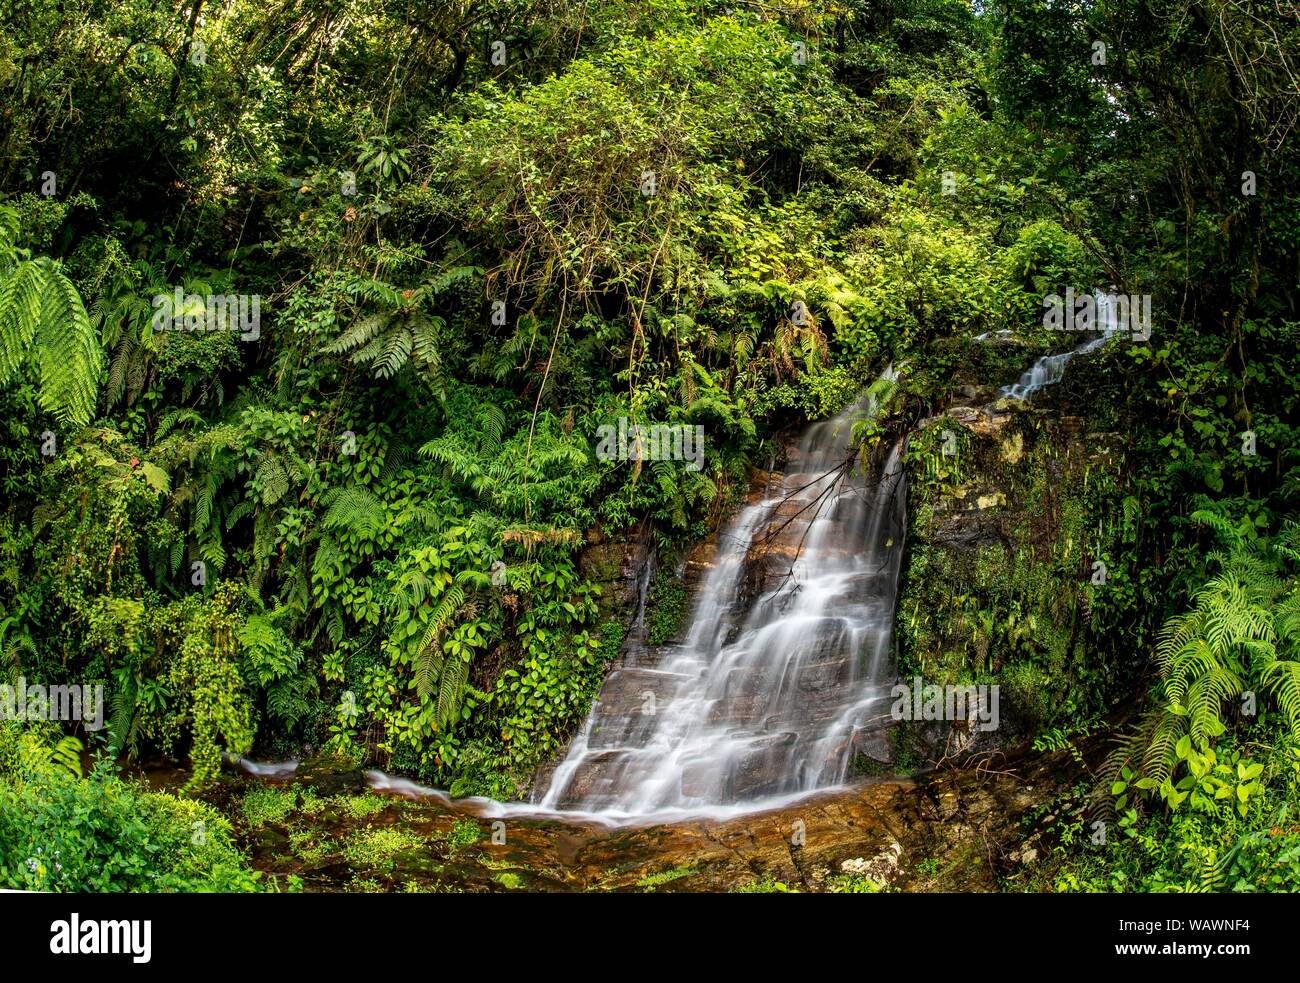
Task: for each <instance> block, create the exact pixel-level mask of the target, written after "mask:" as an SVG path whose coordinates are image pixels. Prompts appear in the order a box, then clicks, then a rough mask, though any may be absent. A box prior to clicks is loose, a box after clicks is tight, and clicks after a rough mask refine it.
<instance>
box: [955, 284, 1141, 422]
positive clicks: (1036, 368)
mask: <svg viewBox="0 0 1300 983" xmlns="http://www.w3.org/2000/svg"><path fill="white" fill-rule="evenodd" d="M1093 302H1094V304H1095V305H1096V309H1097V321H1098V323H1099V324H1101V326H1102V327H1101V331H1102V333H1101V335H1100V336H1099V337H1097V338H1092V339H1090V340H1088V341H1085V342H1084V343H1083V344H1081V345H1079V346H1078V347H1077V348H1072V349H1071V350H1070V351H1068V352H1061V353H1059V354H1057V355H1044V356H1043V357H1042V358H1040V359H1038V360H1037V361H1035V362H1034V364H1033V365H1031V366H1030V367H1029V368H1028V369H1026V370H1025V371H1024V373H1023V374H1022V375H1021V376H1020V381H1019V382H1016V383H1014V384H1012V385H1010V386H1003V387H1002V395H1003V396H1006V397H1008V398H1010V399H1020V400H1024V399H1028V398H1029V397H1030V396H1032V395H1033V394H1034V393H1036V392H1038V390H1040V389H1043V388H1045V387H1047V386H1054V385H1056V384H1057V383H1058V382H1060V381H1061V380H1062V379H1063V378H1064V377H1065V366H1066V365H1068V364H1069V361H1070V359H1072V358H1074V356H1076V355H1083V354H1084V353H1086V352H1090V351H1094V350H1095V349H1097V348H1100V347H1101V346H1102V345H1104V344H1105V343H1106V342H1107V341H1108V340H1110V338H1111V336H1112V335H1114V334H1115V331H1116V320H1115V307H1114V305H1113V304H1112V303H1111V300H1110V297H1109V296H1107V295H1106V294H1104V293H1101V292H1098V293H1095V294H1093ZM984 337H986V336H985V335H981V336H980V338H984ZM976 340H977V341H978V340H980V339H978V338H977V339H976Z"/></svg>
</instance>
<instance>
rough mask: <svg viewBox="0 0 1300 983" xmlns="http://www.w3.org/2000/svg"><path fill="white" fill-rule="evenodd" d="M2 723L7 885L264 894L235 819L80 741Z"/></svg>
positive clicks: (1, 869)
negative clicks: (83, 748)
mask: <svg viewBox="0 0 1300 983" xmlns="http://www.w3.org/2000/svg"><path fill="white" fill-rule="evenodd" d="M51 736H52V735H48V734H45V735H42V734H40V733H37V732H36V731H32V730H27V729H25V728H23V727H22V726H21V725H19V724H15V723H6V724H3V725H0V884H2V885H3V886H4V887H5V888H9V889H13V888H24V889H28V890H35V891H73V892H84V891H226V892H231V891H255V890H257V889H258V878H259V877H260V876H261V875H260V874H254V873H252V872H251V871H249V870H247V869H246V868H245V865H244V859H243V857H242V856H241V854H240V852H239V850H238V849H237V848H236V847H235V845H234V842H233V838H232V835H231V829H230V823H229V822H228V821H227V820H226V819H225V818H224V817H223V816H222V815H221V814H220V813H219V812H218V811H217V810H216V809H214V808H212V807H211V806H209V805H206V804H204V803H202V802H195V801H193V800H192V799H184V798H180V797H178V796H174V795H168V794H166V793H162V792H151V791H148V790H147V789H145V788H144V787H141V786H136V785H133V784H130V783H127V782H124V781H123V780H122V779H120V778H118V777H116V776H114V775H113V774H112V766H111V764H110V763H109V762H107V761H106V762H103V764H102V765H101V766H98V767H96V768H95V770H94V771H92V772H91V773H90V774H89V775H87V776H85V777H84V778H83V777H82V774H81V760H80V745H79V744H78V743H77V742H76V741H75V740H74V739H72V738H63V739H62V740H61V741H57V742H56V743H53V744H51V743H49V741H48V739H49V738H51Z"/></svg>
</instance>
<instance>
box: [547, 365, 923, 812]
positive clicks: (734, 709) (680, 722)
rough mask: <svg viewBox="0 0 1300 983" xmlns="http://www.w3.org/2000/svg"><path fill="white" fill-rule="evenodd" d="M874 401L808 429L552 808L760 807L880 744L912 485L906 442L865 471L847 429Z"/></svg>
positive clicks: (820, 781)
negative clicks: (867, 474)
mask: <svg viewBox="0 0 1300 983" xmlns="http://www.w3.org/2000/svg"><path fill="white" fill-rule="evenodd" d="M887 377H892V376H887ZM872 410H874V407H873V406H872V405H871V401H870V400H869V399H868V400H863V401H860V402H858V403H857V404H855V405H854V406H851V407H850V408H848V409H847V410H845V411H844V412H842V413H840V414H839V415H838V416H836V417H834V418H833V419H830V420H826V421H823V422H820V423H816V424H813V425H812V426H811V427H809V428H808V430H807V431H806V432H805V433H804V435H803V437H802V439H801V440H800V442H799V444H798V445H797V447H795V448H792V450H791V453H790V461H789V470H788V471H787V472H786V473H785V475H784V476H783V477H781V478H780V479H779V480H777V481H773V482H770V483H769V487H768V490H767V492H766V493H765V497H763V498H762V500H761V501H757V502H755V503H753V504H751V505H748V506H746V507H745V508H744V509H742V510H741V512H740V513H739V514H738V515H737V516H736V517H735V518H734V519H733V520H732V521H731V523H730V524H729V525H728V526H727V528H726V529H725V531H724V532H723V533H722V535H721V536H720V537H719V538H718V546H717V556H716V559H715V562H714V563H713V566H712V569H711V570H710V571H709V573H708V574H707V576H706V578H705V579H704V582H703V585H702V587H701V589H700V591H699V595H698V598H697V599H696V601H695V604H694V608H693V611H692V613H691V616H690V619H689V623H688V627H687V629H686V631H685V633H684V641H683V642H682V643H681V644H680V645H677V646H664V647H661V648H660V649H658V650H644V651H636V650H634V651H633V652H632V653H631V655H630V656H629V657H628V659H627V662H626V663H625V664H624V665H623V666H622V667H621V668H619V669H617V670H615V671H614V672H613V673H611V674H610V676H609V677H608V678H607V680H606V682H605V685H604V687H603V688H602V690H601V695H600V698H599V699H598V700H597V702H596V705H595V706H594V707H593V709H592V712H591V714H590V715H589V716H588V719H587V721H586V723H585V725H584V727H583V730H582V732H581V733H580V734H579V735H578V736H577V737H576V738H575V739H574V741H573V743H572V745H571V746H570V749H569V752H568V754H567V756H566V757H565V759H564V761H563V762H561V763H560V765H559V766H558V767H557V768H556V770H555V771H554V773H553V775H552V778H551V782H550V784H549V786H548V787H547V788H546V789H545V790H544V791H543V792H541V793H540V795H539V796H538V797H537V798H536V799H535V801H536V804H537V806H538V807H539V808H540V809H543V810H576V811H581V812H585V813H595V814H599V815H603V816H605V817H607V818H611V819H619V818H636V817H643V816H649V815H655V814H664V813H672V812H678V811H685V812H700V811H710V810H712V811H717V810H718V809H719V808H722V809H724V810H725V809H727V808H728V807H735V808H753V807H754V804H755V803H757V802H760V801H764V800H768V799H780V798H785V797H790V796H795V795H800V794H804V793H807V792H810V791H814V790H816V789H821V788H826V787H830V786H834V785H837V784H840V783H842V782H844V780H845V779H846V777H847V775H848V768H849V764H850V761H851V758H852V756H853V752H854V750H855V749H857V748H859V747H861V746H863V745H864V743H865V742H867V741H870V740H873V739H874V740H880V739H882V738H881V735H882V734H883V727H882V726H880V725H882V724H883V722H884V721H885V720H886V719H887V716H888V713H887V712H888V708H889V697H888V692H889V683H890V682H892V676H891V675H890V673H891V669H892V666H891V658H890V655H891V643H892V637H893V618H894V599H895V592H896V589H897V583H898V574H899V568H900V564H901V559H902V553H903V536H904V529H905V508H906V503H905V498H906V494H905V488H904V481H903V465H902V461H901V454H902V445H901V442H900V443H898V444H895V445H894V447H893V448H892V450H891V451H890V452H889V454H888V456H887V458H886V460H885V462H884V465H883V468H882V470H881V473H880V474H879V475H878V476H876V477H875V479H874V480H872V481H868V480H866V479H865V478H863V477H862V476H860V475H858V474H855V473H854V469H853V465H852V459H853V456H854V452H853V449H852V447H851V443H850V431H851V429H852V425H853V422H854V420H856V419H860V418H861V417H862V416H864V415H866V414H868V413H870V412H871V411H872ZM873 723H875V724H876V725H877V726H876V727H872V726H871V725H872V724H873Z"/></svg>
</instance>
